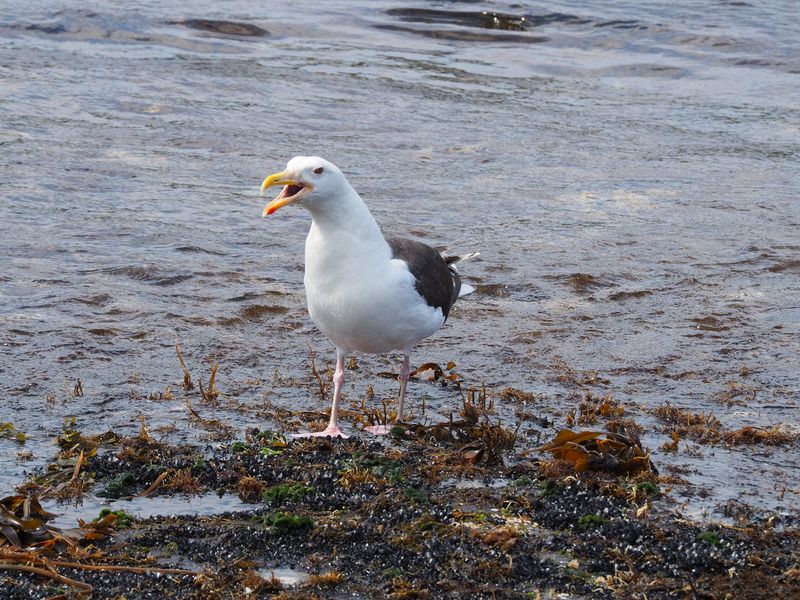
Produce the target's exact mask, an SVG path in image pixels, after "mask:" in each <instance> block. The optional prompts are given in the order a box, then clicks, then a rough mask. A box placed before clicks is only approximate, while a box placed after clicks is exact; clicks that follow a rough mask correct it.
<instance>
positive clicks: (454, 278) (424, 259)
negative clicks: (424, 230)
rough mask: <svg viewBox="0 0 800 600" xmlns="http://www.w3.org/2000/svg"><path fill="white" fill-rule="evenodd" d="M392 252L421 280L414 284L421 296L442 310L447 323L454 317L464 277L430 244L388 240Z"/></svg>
mask: <svg viewBox="0 0 800 600" xmlns="http://www.w3.org/2000/svg"><path fill="white" fill-rule="evenodd" d="M386 241H387V243H388V244H389V247H390V248H391V249H392V258H399V259H400V260H403V261H405V262H406V264H407V265H408V270H409V271H411V274H412V275H413V276H414V278H415V279H416V280H417V281H416V283H415V284H414V287H416V289H417V292H419V295H420V296H422V297H423V298H425V302H427V303H428V305H429V306H432V307H433V308H441V309H442V313H443V314H444V318H445V320H447V316H448V315H449V314H450V307H451V306H453V304H454V303H455V301H456V299H457V298H458V293H459V292H460V291H461V277H459V275H458V271H456V270H455V268H454V267H450V266H448V263H447V262H445V261H446V259H445V258H443V257H442V255H441V254H439V252H438V251H437V250H435V249H433V248H431V247H430V246H428V245H427V244H423V243H422V242H417V241H414V240H407V239H405V238H389V239H388V240H386Z"/></svg>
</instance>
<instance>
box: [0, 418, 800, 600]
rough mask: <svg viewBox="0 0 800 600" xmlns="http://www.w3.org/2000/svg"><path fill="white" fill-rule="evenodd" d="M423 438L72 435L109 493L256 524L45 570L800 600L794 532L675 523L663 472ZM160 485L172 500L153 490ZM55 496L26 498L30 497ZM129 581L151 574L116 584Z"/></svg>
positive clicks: (51, 556)
mask: <svg viewBox="0 0 800 600" xmlns="http://www.w3.org/2000/svg"><path fill="white" fill-rule="evenodd" d="M412 430H413V428H411V427H409V428H396V429H395V430H393V434H392V435H391V436H389V437H388V438H386V439H383V440H380V441H375V440H374V438H368V439H359V438H351V439H349V440H332V439H326V438H314V439H309V440H296V441H287V440H286V439H285V438H284V437H283V436H281V435H279V434H274V433H272V432H262V431H259V430H257V429H252V430H250V431H248V432H247V435H246V437H245V438H244V439H242V440H236V441H233V442H231V443H227V444H223V445H219V446H217V447H216V448H213V447H190V446H184V447H170V446H167V445H166V444H162V443H160V442H157V441H156V440H155V439H153V438H152V437H151V436H150V435H149V433H148V432H147V430H146V428H144V427H142V430H141V432H140V434H139V436H137V437H134V438H121V437H119V436H110V435H108V434H107V435H105V436H95V438H89V437H86V438H84V437H79V436H77V435H73V436H72V438H71V440H72V441H73V442H78V440H84V444H83V445H85V446H88V445H89V442H90V441H91V440H92V439H94V440H96V441H98V448H97V452H96V453H95V454H94V455H93V456H91V457H89V458H87V459H86V462H85V465H83V473H84V475H85V476H86V478H87V479H91V480H92V481H93V484H92V486H93V488H94V489H96V490H104V491H106V492H107V491H108V490H109V488H114V486H115V485H116V484H115V483H114V482H118V481H119V480H120V476H121V474H125V478H124V479H125V481H126V482H127V483H126V485H127V488H126V490H125V493H129V494H131V495H142V494H148V495H149V496H150V497H155V496H159V495H161V496H169V495H171V494H175V493H177V492H180V491H184V492H186V491H190V492H192V493H201V492H207V491H209V490H214V491H217V492H218V493H219V494H220V496H221V497H222V494H225V493H227V494H238V495H239V497H240V498H241V499H242V500H243V501H245V502H247V503H249V504H250V505H251V506H252V508H251V509H250V510H246V511H244V512H236V513H224V512H223V513H221V514H216V515H206V516H160V517H151V518H147V519H133V520H132V521H131V522H130V523H125V526H122V525H121V522H120V521H118V522H117V524H118V525H119V527H118V528H117V532H116V533H114V534H112V535H110V536H107V537H104V538H103V539H101V540H96V541H93V542H91V543H92V544H94V545H93V546H92V545H89V543H88V542H84V543H83V545H82V548H81V552H80V553H79V555H76V554H75V551H73V550H70V551H66V550H59V549H58V547H53V548H51V549H49V550H47V551H42V552H41V554H40V556H41V557H42V558H41V560H43V561H46V560H49V561H52V562H53V563H54V564H58V561H59V560H61V561H68V564H74V563H75V562H77V563H80V565H82V566H81V567H80V568H77V566H58V567H57V572H58V573H59V575H60V576H63V577H67V578H69V579H71V580H73V581H79V582H81V583H82V584H83V585H84V586H91V588H92V590H93V591H92V596H91V597H93V598H116V597H120V596H121V595H124V596H125V598H129V599H133V598H206V597H216V598H241V597H258V598H268V597H280V598H308V597H319V598H343V597H365V598H387V597H388V598H424V597H429V598H434V597H435V598H481V597H485V598H491V597H494V598H530V597H540V596H538V595H537V594H541V597H546V596H547V595H548V594H550V595H554V594H567V595H568V596H569V597H579V598H580V597H586V598H588V597H591V598H619V597H626V598H627V597H645V596H646V597H648V598H674V597H696V598H718V597H725V595H726V594H733V595H734V596H735V597H737V598H744V597H756V596H753V594H754V593H756V591H757V590H758V589H763V586H764V585H769V586H770V588H771V589H773V590H775V593H776V594H777V595H776V597H792V596H793V595H796V594H797V593H798V592H800V585H799V584H798V583H797V576H796V575H797V568H798V565H797V556H798V551H799V550H800V534H799V533H798V530H797V523H796V522H792V521H791V520H789V519H784V520H783V521H781V520H779V519H776V518H775V517H774V516H772V517H771V518H770V519H769V520H767V521H762V522H759V516H758V515H755V514H752V513H751V514H749V515H747V517H742V518H740V520H739V522H738V524H737V526H722V525H702V524H697V523H694V522H690V521H688V520H686V519H684V518H682V516H681V515H680V513H679V512H676V511H674V510H673V508H672V507H671V506H670V505H669V500H668V497H667V496H665V493H664V486H666V485H668V480H669V478H668V477H663V476H662V477H658V476H656V475H655V474H653V473H652V472H651V471H644V472H642V473H639V474H638V475H636V476H625V477H620V476H617V475H613V474H610V473H603V472H596V473H592V472H583V473H571V474H568V475H565V476H558V477H553V476H551V475H548V473H552V472H553V471H554V466H553V461H544V460H543V461H531V460H530V459H528V457H527V456H526V454H527V451H526V450H524V449H521V447H520V446H519V445H518V446H517V447H516V448H512V449H509V450H506V451H505V452H503V453H502V455H498V456H496V457H494V458H491V459H489V458H486V459H484V460H481V461H474V462H470V461H469V460H468V458H469V457H467V458H464V454H463V453H458V452H457V450H458V446H460V445H463V440H460V441H459V442H457V443H448V442H447V441H441V440H435V439H433V438H431V437H430V436H428V440H429V441H427V442H426V441H425V440H424V438H422V437H417V436H415V435H412V433H411V432H412ZM454 452H456V454H454ZM63 454H64V451H63V450H62V453H61V455H62V459H63ZM454 456H459V457H461V458H462V459H463V460H462V462H461V463H460V464H459V463H456V462H454V460H455V459H454ZM484 456H485V457H489V456H490V455H489V454H485V455H484ZM562 468H566V464H564V465H562ZM161 473H167V475H166V476H162V477H160V478H159V477H158V476H159V475H160V474H161ZM154 479H159V480H160V482H163V483H160V485H157V486H156V487H155V488H153V481H154ZM40 489H41V488H40ZM40 489H39V490H37V489H36V484H35V483H29V484H28V491H29V493H35V492H36V491H40ZM114 489H116V490H117V492H119V493H122V492H120V490H119V486H117V488H114ZM220 508H222V509H223V510H224V506H221V507H220ZM740 516H741V515H740ZM0 551H9V547H8V546H5V547H2V548H0ZM4 556H8V554H7V553H6V554H2V555H0V561H3V560H4V559H3V557H4ZM69 561H72V562H71V563H70V562H69ZM7 564H9V561H8V560H7V559H5V562H0V567H2V566H4V565H7ZM86 565H103V566H104V568H103V569H101V570H88V568H87V567H86ZM120 566H127V567H134V568H136V569H139V571H137V572H134V571H120V570H112V569H114V568H119V567H120ZM54 568H55V567H54ZM158 569H161V570H163V569H168V570H169V569H173V570H176V572H162V571H159V570H158ZM285 573H290V574H298V575H297V576H296V577H289V576H285ZM282 574H284V575H283V576H282ZM758 586H762V587H758ZM70 591H71V592H72V593H78V592H79V591H80V590H76V589H75V588H74V587H70V586H69V585H65V584H64V583H63V582H59V581H55V580H50V579H48V578H47V577H43V576H40V575H36V574H32V573H28V572H17V571H10V570H5V569H2V568H0V595H2V597H3V598H9V599H16V598H20V599H21V598H47V597H52V596H53V595H55V594H57V593H62V592H64V593H66V592H70Z"/></svg>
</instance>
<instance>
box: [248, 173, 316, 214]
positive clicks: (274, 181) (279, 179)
mask: <svg viewBox="0 0 800 600" xmlns="http://www.w3.org/2000/svg"><path fill="white" fill-rule="evenodd" d="M274 185H282V186H284V188H283V189H282V190H281V193H280V194H278V196H277V197H276V198H275V199H274V200H273V201H272V202H270V203H269V204H267V205H266V206H265V207H264V212H263V213H262V214H261V216H263V217H266V216H267V215H271V214H272V213H274V212H275V211H276V210H278V209H279V208H281V207H282V206H286V205H287V204H291V203H292V202H294V201H296V200H299V199H300V198H302V197H303V196H306V195H308V194H310V193H311V191H312V190H313V189H314V188H313V187H312V186H311V184H310V183H305V182H302V181H297V180H295V179H290V178H289V177H287V176H286V171H281V172H280V173H275V174H274V175H270V176H269V177H267V178H266V179H265V180H264V183H262V184H261V193H262V194H263V193H264V190H266V189H267V188H268V187H272V186H274Z"/></svg>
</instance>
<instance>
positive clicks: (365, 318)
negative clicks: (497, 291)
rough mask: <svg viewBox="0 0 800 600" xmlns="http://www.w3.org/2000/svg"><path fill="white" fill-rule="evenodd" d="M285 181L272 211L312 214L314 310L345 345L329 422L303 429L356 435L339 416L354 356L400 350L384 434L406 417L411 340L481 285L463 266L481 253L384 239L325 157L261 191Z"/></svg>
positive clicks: (309, 254) (309, 252)
mask: <svg viewBox="0 0 800 600" xmlns="http://www.w3.org/2000/svg"><path fill="white" fill-rule="evenodd" d="M277 185H282V186H283V189H282V190H281V192H280V194H278V196H277V197H276V198H275V199H274V200H272V201H271V202H269V203H268V204H267V205H266V207H265V208H264V211H263V214H262V216H263V217H266V216H267V215H271V214H273V213H274V212H275V211H277V210H278V209H280V208H282V207H284V206H286V205H288V204H298V205H300V206H302V207H303V208H305V209H306V210H308V212H310V213H311V219H312V221H311V230H310V231H309V232H308V237H307V238H306V249H305V250H306V256H305V277H304V284H305V289H306V299H307V302H308V312H309V315H310V316H311V319H312V320H313V321H314V323H315V324H316V325H317V327H319V329H320V331H322V333H324V334H325V335H326V336H327V337H328V338H329V339H330V340H331V341H332V342H333V344H334V346H335V347H336V370H335V371H334V374H333V385H334V391H333V402H332V405H331V414H330V421H329V423H328V426H327V428H326V429H325V430H323V431H318V432H313V433H301V434H296V436H295V437H310V436H332V437H342V438H347V437H349V436H347V435H346V434H344V433H343V432H342V430H341V429H340V427H339V420H338V416H339V415H338V413H339V401H340V399H341V393H342V384H343V383H344V363H345V360H346V358H347V357H348V356H349V355H350V354H352V353H353V352H364V353H373V354H380V353H386V352H391V351H399V352H401V353H402V355H403V362H402V364H401V366H400V373H399V379H400V397H399V401H398V408H397V415H396V419H395V421H393V422H392V424H390V425H388V426H387V425H375V426H370V427H366V428H365V429H366V430H367V431H369V432H370V433H373V434H375V435H384V434H386V433H388V432H389V430H390V428H391V425H393V424H394V423H396V422H399V421H401V420H402V418H403V406H404V402H405V393H406V384H407V383H408V378H409V375H410V373H411V368H410V366H409V355H410V353H411V348H412V347H413V346H414V345H415V344H417V343H418V342H420V341H421V340H423V339H425V338H427V337H429V336H431V335H433V334H434V333H435V332H436V331H437V330H438V329H439V328H440V327H441V326H442V325H444V323H445V321H446V320H447V317H448V315H449V314H450V309H451V308H452V306H453V304H454V303H455V301H456V299H457V298H458V297H459V295H464V294H466V293H470V292H471V291H474V290H473V288H472V287H471V286H468V285H466V284H464V285H463V286H462V285H461V278H460V277H459V274H458V271H457V270H456V267H455V265H456V263H458V262H461V261H463V260H466V259H468V258H472V257H473V256H476V255H477V253H472V254H468V255H465V256H443V255H442V254H440V253H439V252H438V251H437V250H435V249H434V248H431V247H430V246H428V245H426V244H423V243H421V242H418V241H415V240H409V239H404V238H388V239H387V238H384V236H383V233H381V230H380V227H378V224H377V223H376V222H375V219H374V218H373V216H372V214H371V213H370V212H369V209H368V208H367V206H366V204H364V201H363V200H362V199H361V197H360V196H359V195H358V193H357V192H356V191H355V190H354V189H353V187H352V186H351V185H350V183H349V182H348V181H347V178H346V177H345V176H344V174H343V173H342V172H341V171H340V170H339V168H338V167H337V166H336V165H334V164H333V163H330V162H328V161H327V160H324V159H322V158H319V157H316V156H296V157H295V158H293V159H291V160H290V161H289V162H288V163H287V165H286V169H285V170H283V171H281V172H279V173H275V174H274V175H270V176H269V177H267V178H266V179H264V182H263V183H262V184H261V194H262V195H263V193H264V190H266V189H267V188H270V187H272V186H277Z"/></svg>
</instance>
